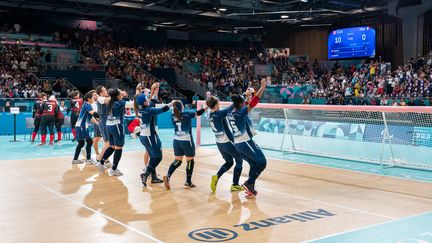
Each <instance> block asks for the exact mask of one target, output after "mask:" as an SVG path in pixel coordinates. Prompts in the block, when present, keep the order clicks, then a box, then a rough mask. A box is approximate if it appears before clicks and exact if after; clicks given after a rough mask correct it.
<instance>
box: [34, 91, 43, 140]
mask: <svg viewBox="0 0 432 243" xmlns="http://www.w3.org/2000/svg"><path fill="white" fill-rule="evenodd" d="M46 98H47V95H46V94H45V93H40V94H39V99H38V100H37V101H36V102H35V103H34V105H33V119H34V122H33V125H34V130H33V133H32V137H31V142H32V143H34V140H35V138H36V135H37V133H38V131H39V127H40V123H41V118H42V113H41V112H40V107H41V106H42V104H43V102H44V101H45V100H46Z"/></svg>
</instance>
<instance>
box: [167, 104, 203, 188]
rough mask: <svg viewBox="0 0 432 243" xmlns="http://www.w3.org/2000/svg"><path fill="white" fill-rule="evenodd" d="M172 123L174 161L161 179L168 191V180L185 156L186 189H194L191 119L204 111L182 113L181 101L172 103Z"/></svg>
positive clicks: (193, 145) (193, 147) (193, 148)
mask: <svg viewBox="0 0 432 243" xmlns="http://www.w3.org/2000/svg"><path fill="white" fill-rule="evenodd" d="M173 111H174V113H173V115H172V122H173V124H174V131H175V135H174V141H173V148H174V156H175V159H174V161H173V162H172V164H171V165H170V167H169V169H168V174H167V175H166V176H164V177H163V180H164V184H165V187H166V189H168V190H169V189H170V188H171V186H170V178H171V175H172V174H173V173H174V171H175V170H176V169H177V168H178V167H179V166H180V165H181V164H182V162H183V157H184V156H186V161H187V165H186V183H185V186H186V187H189V188H191V187H195V185H194V184H193V183H192V173H193V169H194V165H195V161H194V157H195V144H194V141H193V137H192V119H193V118H195V117H197V116H201V115H202V114H203V113H204V112H205V109H204V108H202V109H200V110H198V111H196V112H194V111H184V106H183V103H182V102H181V101H178V100H177V101H175V102H174V103H173Z"/></svg>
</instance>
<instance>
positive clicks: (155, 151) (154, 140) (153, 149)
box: [140, 135, 162, 158]
mask: <svg viewBox="0 0 432 243" xmlns="http://www.w3.org/2000/svg"><path fill="white" fill-rule="evenodd" d="M140 141H141V143H142V145H144V147H145V148H146V151H147V152H148V153H149V156H150V158H162V143H161V141H160V139H159V136H158V135H154V136H140Z"/></svg>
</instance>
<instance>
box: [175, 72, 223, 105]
mask: <svg viewBox="0 0 432 243" xmlns="http://www.w3.org/2000/svg"><path fill="white" fill-rule="evenodd" d="M175 73H176V77H177V84H178V85H179V86H180V87H181V88H182V89H187V90H192V91H195V92H197V93H198V95H200V96H202V97H206V93H207V91H209V89H208V88H207V87H206V85H204V84H202V83H201V82H196V81H194V80H193V79H190V78H189V76H188V74H187V73H186V72H184V71H183V70H180V69H179V68H175ZM211 92H212V94H213V95H215V96H217V97H218V98H219V99H221V100H226V98H227V97H228V96H227V95H226V94H224V93H222V92H220V91H218V90H216V89H213V90H211Z"/></svg>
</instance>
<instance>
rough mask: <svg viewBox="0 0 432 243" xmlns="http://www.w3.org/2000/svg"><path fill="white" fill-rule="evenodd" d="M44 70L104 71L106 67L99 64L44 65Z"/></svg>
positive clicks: (42, 65)
mask: <svg viewBox="0 0 432 243" xmlns="http://www.w3.org/2000/svg"><path fill="white" fill-rule="evenodd" d="M40 66H41V67H42V70H44V71H46V70H49V69H55V70H80V71H104V70H105V69H104V65H99V64H76V63H43V64H40Z"/></svg>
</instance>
